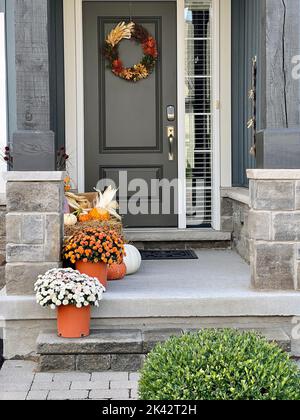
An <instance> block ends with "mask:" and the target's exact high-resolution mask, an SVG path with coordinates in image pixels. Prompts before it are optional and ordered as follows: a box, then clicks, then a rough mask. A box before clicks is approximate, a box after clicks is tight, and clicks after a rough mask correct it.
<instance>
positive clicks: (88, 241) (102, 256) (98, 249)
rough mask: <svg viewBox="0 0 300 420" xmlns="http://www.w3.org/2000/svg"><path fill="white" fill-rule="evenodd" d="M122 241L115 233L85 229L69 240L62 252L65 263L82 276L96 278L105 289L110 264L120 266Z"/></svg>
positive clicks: (122, 248) (122, 253)
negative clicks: (74, 267) (68, 262)
mask: <svg viewBox="0 0 300 420" xmlns="http://www.w3.org/2000/svg"><path fill="white" fill-rule="evenodd" d="M124 254H125V251H124V240H123V238H122V236H121V235H119V234H118V233H117V232H115V231H104V230H103V229H101V228H95V229H93V228H87V229H84V230H83V231H81V232H79V233H78V234H76V235H74V236H73V237H72V238H71V239H69V240H68V241H67V242H66V244H65V246H64V251H63V256H64V259H65V260H66V261H70V262H71V263H72V264H75V266H76V269H77V270H78V271H79V272H80V273H83V274H87V275H88V276H91V277H96V278H97V279H98V280H99V281H100V283H101V284H102V285H103V286H104V287H107V269H108V266H111V265H112V264H114V263H116V264H122V262H123V257H124Z"/></svg>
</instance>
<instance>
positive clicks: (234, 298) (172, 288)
mask: <svg viewBox="0 0 300 420" xmlns="http://www.w3.org/2000/svg"><path fill="white" fill-rule="evenodd" d="M196 252H197V254H198V256H199V259H198V260H180V261H179V260H178V261H143V263H142V267H141V270H140V271H139V272H138V273H137V274H135V275H133V276H127V277H126V278H125V279H124V280H123V281H116V282H110V283H109V288H108V291H107V293H106V294H105V295H104V299H103V301H102V302H101V305H100V308H94V309H93V312H92V315H93V319H94V320H95V324H96V323H97V326H99V325H106V324H107V325H111V324H112V323H115V324H116V325H120V324H121V323H123V322H124V323H126V322H127V321H128V320H129V319H131V320H132V323H133V324H135V321H134V320H136V321H137V322H143V320H145V319H149V318H151V319H156V320H158V319H163V318H164V319H166V320H167V319H170V318H191V317H193V318H198V317H202V318H203V317H209V318H212V317H249V316H252V317H282V316H285V317H290V316H295V315H299V314H300V292H295V291H286V292H285V291H256V290H253V289H251V287H250V267H249V266H248V264H247V263H246V262H244V261H243V260H242V258H240V257H239V256H238V255H237V254H236V252H234V251H230V250H198V251H196ZM1 318H2V319H4V320H20V319H22V320H34V319H37V320H42V319H43V320H54V319H55V318H56V314H55V311H51V310H50V309H49V310H47V309H43V308H41V307H39V306H38V305H37V304H36V302H35V297H34V296H26V297H25V296H24V297H21V296H6V295H5V292H4V293H2V294H0V319H1ZM130 323H131V322H130Z"/></svg>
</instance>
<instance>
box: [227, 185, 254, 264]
mask: <svg viewBox="0 0 300 420" xmlns="http://www.w3.org/2000/svg"><path fill="white" fill-rule="evenodd" d="M248 215H249V191H248V190H247V189H246V188H226V189H223V190H222V199H221V230H223V231H225V232H232V247H233V249H234V250H235V251H236V252H237V253H238V254H239V255H240V256H241V257H242V258H243V259H244V260H245V261H246V262H248V263H250V240H249V230H248Z"/></svg>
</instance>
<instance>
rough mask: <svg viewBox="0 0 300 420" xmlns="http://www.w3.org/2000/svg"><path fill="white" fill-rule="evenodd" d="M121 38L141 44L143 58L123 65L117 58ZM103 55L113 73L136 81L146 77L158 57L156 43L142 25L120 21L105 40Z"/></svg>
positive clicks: (151, 70) (130, 80)
mask: <svg viewBox="0 0 300 420" xmlns="http://www.w3.org/2000/svg"><path fill="white" fill-rule="evenodd" d="M123 39H133V40H135V41H136V42H137V43H139V44H141V45H142V49H143V53H144V55H143V58H142V60H141V61H140V62H139V63H138V64H135V65H134V66H132V67H124V66H123V63H122V60H121V59H120V58H119V44H120V42H121V41H122V40H123ZM104 56H105V58H106V59H107V60H108V61H109V67H110V68H111V71H112V72H113V74H115V75H116V76H118V77H120V78H122V79H125V80H127V81H129V82H138V81H139V80H142V79H146V78H147V77H148V76H149V75H150V74H151V73H152V72H153V70H154V68H155V64H156V61H157V59H158V50H157V43H156V40H155V39H154V38H153V37H152V36H151V35H150V34H149V32H148V31H147V29H145V28H144V27H143V26H142V25H139V24H137V23H134V22H130V23H125V22H120V23H119V24H118V25H117V26H116V27H115V28H114V29H113V30H112V31H111V32H110V34H109V35H108V37H107V39H106V41H105V46H104Z"/></svg>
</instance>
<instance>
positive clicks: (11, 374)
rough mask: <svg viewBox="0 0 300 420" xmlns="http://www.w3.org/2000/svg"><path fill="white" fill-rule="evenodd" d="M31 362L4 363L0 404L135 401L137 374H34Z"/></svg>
mask: <svg viewBox="0 0 300 420" xmlns="http://www.w3.org/2000/svg"><path fill="white" fill-rule="evenodd" d="M36 368H37V365H36V364H35V363H33V362H23V361H7V362H5V363H4V365H3V368H2V370H1V371H0V400H2V401H3V400H124V401H130V400H136V399H137V388H138V379H139V375H138V373H129V372H103V373H102V372H101V373H92V374H90V373H82V372H61V373H36Z"/></svg>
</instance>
